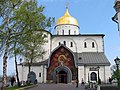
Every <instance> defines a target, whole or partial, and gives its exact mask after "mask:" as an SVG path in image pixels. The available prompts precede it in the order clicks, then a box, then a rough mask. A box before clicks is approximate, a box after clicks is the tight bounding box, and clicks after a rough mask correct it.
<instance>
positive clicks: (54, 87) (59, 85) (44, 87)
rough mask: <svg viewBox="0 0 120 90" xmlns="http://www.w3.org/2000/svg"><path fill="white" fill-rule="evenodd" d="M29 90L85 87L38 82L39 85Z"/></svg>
mask: <svg viewBox="0 0 120 90" xmlns="http://www.w3.org/2000/svg"><path fill="white" fill-rule="evenodd" d="M27 90H85V87H84V86H81V85H79V87H78V88H76V86H75V85H72V84H38V86H36V87H33V88H29V89H27Z"/></svg>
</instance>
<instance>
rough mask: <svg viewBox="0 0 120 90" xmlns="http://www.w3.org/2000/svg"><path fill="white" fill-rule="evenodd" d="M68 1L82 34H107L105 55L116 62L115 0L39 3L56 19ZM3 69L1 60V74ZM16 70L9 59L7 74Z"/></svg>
mask: <svg viewBox="0 0 120 90" xmlns="http://www.w3.org/2000/svg"><path fill="white" fill-rule="evenodd" d="M66 2H68V3H69V5H68V7H69V12H70V14H71V15H72V16H73V17H75V18H76V19H77V20H78V23H79V27H80V33H81V34H105V37H104V49H105V55H106V56H107V58H108V59H109V61H110V62H111V64H114V59H115V58H116V56H119V57H120V35H119V32H118V28H117V24H116V23H115V22H113V21H112V19H111V18H112V17H113V16H114V14H115V11H114V8H113V5H114V0H38V3H39V5H43V6H45V7H46V8H45V11H44V14H45V15H46V16H47V17H49V16H51V17H55V19H56V20H57V19H58V18H60V17H61V16H62V15H63V14H64V12H65V5H66ZM54 32H55V30H52V33H54ZM0 59H1V61H2V58H0ZM2 69H3V68H2V62H1V63H0V74H2ZM14 72H15V68H14V59H8V67H7V74H12V73H14Z"/></svg>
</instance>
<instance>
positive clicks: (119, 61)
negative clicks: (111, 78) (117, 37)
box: [114, 57, 120, 90]
mask: <svg viewBox="0 0 120 90" xmlns="http://www.w3.org/2000/svg"><path fill="white" fill-rule="evenodd" d="M114 61H115V64H116V67H117V69H116V72H117V75H116V78H117V90H120V74H119V65H120V59H119V58H118V57H117V58H116V59H115V60H114Z"/></svg>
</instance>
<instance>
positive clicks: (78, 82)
mask: <svg viewBox="0 0 120 90" xmlns="http://www.w3.org/2000/svg"><path fill="white" fill-rule="evenodd" d="M78 83H79V81H78V79H77V80H76V87H77V88H78Z"/></svg>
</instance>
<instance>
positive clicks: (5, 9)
mask: <svg viewBox="0 0 120 90" xmlns="http://www.w3.org/2000/svg"><path fill="white" fill-rule="evenodd" d="M20 2H21V0H4V1H3V0H2V1H1V2H0V17H1V19H2V22H1V25H0V32H1V33H0V39H1V40H0V43H1V47H0V50H1V51H3V52H4V54H3V80H2V90H6V67H7V58H8V54H9V49H10V45H11V41H12V26H13V24H14V22H13V21H12V20H11V18H12V17H13V12H14V9H15V8H16V7H18V6H19V4H20Z"/></svg>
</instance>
